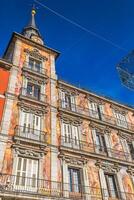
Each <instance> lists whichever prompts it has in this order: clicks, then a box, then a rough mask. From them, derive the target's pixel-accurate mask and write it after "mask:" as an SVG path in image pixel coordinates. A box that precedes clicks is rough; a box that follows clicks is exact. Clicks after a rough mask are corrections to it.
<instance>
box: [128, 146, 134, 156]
mask: <svg viewBox="0 0 134 200" xmlns="http://www.w3.org/2000/svg"><path fill="white" fill-rule="evenodd" d="M128 148H129V152H130V154H131V158H132V159H134V147H133V144H132V143H128Z"/></svg>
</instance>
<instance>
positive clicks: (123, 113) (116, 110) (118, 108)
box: [110, 104, 128, 115]
mask: <svg viewBox="0 0 134 200" xmlns="http://www.w3.org/2000/svg"><path fill="white" fill-rule="evenodd" d="M110 107H111V108H112V109H113V110H114V111H115V112H118V113H120V114H122V115H126V114H127V113H128V111H127V110H125V109H124V108H122V107H119V106H116V105H114V104H111V105H110Z"/></svg>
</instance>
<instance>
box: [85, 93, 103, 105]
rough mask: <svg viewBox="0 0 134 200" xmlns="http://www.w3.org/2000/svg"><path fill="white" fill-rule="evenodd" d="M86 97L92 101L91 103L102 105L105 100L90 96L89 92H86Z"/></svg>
mask: <svg viewBox="0 0 134 200" xmlns="http://www.w3.org/2000/svg"><path fill="white" fill-rule="evenodd" d="M87 99H88V100H89V101H90V102H93V103H97V104H101V105H104V104H105V102H104V101H103V100H102V99H99V98H95V97H92V96H90V95H89V94H87Z"/></svg>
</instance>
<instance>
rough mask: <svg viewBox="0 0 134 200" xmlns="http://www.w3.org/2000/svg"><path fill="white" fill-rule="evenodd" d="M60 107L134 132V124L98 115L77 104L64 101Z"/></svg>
mask: <svg viewBox="0 0 134 200" xmlns="http://www.w3.org/2000/svg"><path fill="white" fill-rule="evenodd" d="M59 106H60V108H63V109H65V110H68V111H72V112H75V113H78V114H82V115H85V116H87V117H91V118H94V119H98V120H101V121H103V122H106V123H110V124H113V125H116V126H118V127H121V128H125V129H128V130H131V131H134V124H133V123H129V122H127V121H123V120H120V119H117V118H115V117H113V116H110V115H106V114H103V113H98V112H97V111H95V110H91V109H89V108H83V107H81V106H78V105H76V104H72V103H71V104H68V103H67V102H65V101H62V100H60V101H59Z"/></svg>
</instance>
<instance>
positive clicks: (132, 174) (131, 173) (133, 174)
mask: <svg viewBox="0 0 134 200" xmlns="http://www.w3.org/2000/svg"><path fill="white" fill-rule="evenodd" d="M127 172H128V173H129V174H130V175H131V176H134V168H132V167H131V166H128V168H127Z"/></svg>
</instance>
